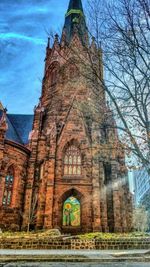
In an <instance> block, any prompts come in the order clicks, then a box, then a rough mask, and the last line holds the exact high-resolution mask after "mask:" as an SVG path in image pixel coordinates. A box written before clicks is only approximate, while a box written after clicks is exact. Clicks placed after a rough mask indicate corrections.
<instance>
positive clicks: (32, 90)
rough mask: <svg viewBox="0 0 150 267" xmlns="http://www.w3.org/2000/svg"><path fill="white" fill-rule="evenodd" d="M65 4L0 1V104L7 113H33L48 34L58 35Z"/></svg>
mask: <svg viewBox="0 0 150 267" xmlns="http://www.w3.org/2000/svg"><path fill="white" fill-rule="evenodd" d="M68 3H69V0H0V101H1V102H2V103H3V106H5V107H7V109H8V113H21V114H25V113H26V114H31V113H33V108H34V106H35V105H36V104H37V103H38V98H39V97H40V92H41V81H42V77H43V68H44V58H45V47H46V43H47V37H48V34H47V32H48V31H50V30H53V31H58V32H59V31H60V27H62V26H63V23H64V16H65V13H66V10H67V7H68ZM83 3H84V1H83Z"/></svg>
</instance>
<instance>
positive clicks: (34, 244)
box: [0, 238, 150, 250]
mask: <svg viewBox="0 0 150 267" xmlns="http://www.w3.org/2000/svg"><path fill="white" fill-rule="evenodd" d="M0 249H64V250H65V249H72V250H79V249H81V250H82V249H89V250H94V249H96V250H126V249H150V238H133V239H127V238H126V239H117V240H115V239H111V240H104V239H101V240H80V239H67V240H62V239H50V238H44V239H43V238H42V239H41V238H32V239H28V238H25V239H22V238H20V239H18V238H17V239H13V238H1V239H0Z"/></svg>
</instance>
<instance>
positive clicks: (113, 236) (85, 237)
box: [78, 232, 150, 240]
mask: <svg viewBox="0 0 150 267" xmlns="http://www.w3.org/2000/svg"><path fill="white" fill-rule="evenodd" d="M144 237H149V238H150V234H148V233H142V232H132V233H120V234H119V233H118V234H117V233H100V232H97V233H88V234H83V235H78V238H79V239H81V240H92V239H106V240H111V239H113V240H114V239H127V238H130V239H132V238H144Z"/></svg>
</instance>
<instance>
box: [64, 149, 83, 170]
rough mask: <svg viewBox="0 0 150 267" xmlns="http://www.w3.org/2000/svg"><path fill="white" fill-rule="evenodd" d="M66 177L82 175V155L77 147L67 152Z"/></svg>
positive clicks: (65, 161) (65, 159) (65, 158)
mask: <svg viewBox="0 0 150 267" xmlns="http://www.w3.org/2000/svg"><path fill="white" fill-rule="evenodd" d="M64 175H81V154H80V150H79V149H78V148H77V147H76V146H73V145H72V146H69V147H68V149H67V150H66V153H65V157H64Z"/></svg>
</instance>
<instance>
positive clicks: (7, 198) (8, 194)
mask: <svg viewBox="0 0 150 267" xmlns="http://www.w3.org/2000/svg"><path fill="white" fill-rule="evenodd" d="M13 182H14V168H13V166H11V167H9V168H8V170H7V175H6V177H5V189H4V195H3V206H9V205H10V204H11V199H12V191H13Z"/></svg>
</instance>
